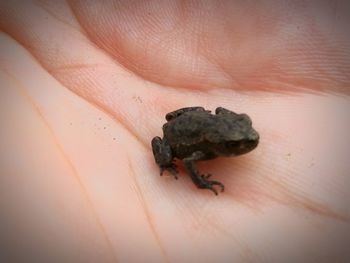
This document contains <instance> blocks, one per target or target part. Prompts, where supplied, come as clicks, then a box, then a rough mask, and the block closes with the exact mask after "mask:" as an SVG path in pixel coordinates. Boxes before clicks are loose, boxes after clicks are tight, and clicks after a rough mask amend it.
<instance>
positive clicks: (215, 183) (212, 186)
mask: <svg viewBox="0 0 350 263" xmlns="http://www.w3.org/2000/svg"><path fill="white" fill-rule="evenodd" d="M214 185H215V186H216V185H217V186H219V187H220V191H221V192H223V191H224V190H225V186H224V185H223V184H222V183H220V182H218V181H208V185H207V189H209V190H211V191H212V192H214V194H215V195H218V191H217V190H216V189H215V187H214Z"/></svg>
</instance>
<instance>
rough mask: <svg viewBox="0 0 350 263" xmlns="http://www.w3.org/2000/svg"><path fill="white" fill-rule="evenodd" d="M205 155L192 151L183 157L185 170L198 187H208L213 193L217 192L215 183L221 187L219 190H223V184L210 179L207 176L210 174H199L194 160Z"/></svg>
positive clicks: (200, 158)
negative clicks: (188, 155) (189, 154)
mask: <svg viewBox="0 0 350 263" xmlns="http://www.w3.org/2000/svg"><path fill="white" fill-rule="evenodd" d="M204 157H205V155H204V154H203V153H202V152H199V151H197V152H194V153H193V154H192V155H191V156H190V157H187V158H185V159H183V161H184V164H185V167H186V169H187V172H188V173H189V175H190V176H191V179H192V181H193V183H194V184H195V185H196V186H197V187H198V188H200V189H208V190H210V191H212V192H213V193H214V194H215V195H217V194H218V191H217V190H216V189H215V188H214V185H217V186H219V187H220V188H221V192H223V191H224V185H223V184H222V183H220V182H218V181H211V180H208V178H209V177H210V176H211V174H207V175H200V174H199V172H198V170H197V168H196V165H195V161H198V160H202V159H203V158H204Z"/></svg>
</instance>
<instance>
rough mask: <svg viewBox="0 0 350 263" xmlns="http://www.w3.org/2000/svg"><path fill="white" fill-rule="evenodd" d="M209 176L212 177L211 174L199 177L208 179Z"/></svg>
mask: <svg viewBox="0 0 350 263" xmlns="http://www.w3.org/2000/svg"><path fill="white" fill-rule="evenodd" d="M210 176H212V174H202V175H201V177H202V178H203V179H208V178H209V177H210Z"/></svg>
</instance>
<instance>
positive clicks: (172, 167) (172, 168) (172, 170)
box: [160, 163, 178, 180]
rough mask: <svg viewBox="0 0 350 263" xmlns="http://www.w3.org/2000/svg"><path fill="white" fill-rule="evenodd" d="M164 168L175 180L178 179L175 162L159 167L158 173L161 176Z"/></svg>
mask: <svg viewBox="0 0 350 263" xmlns="http://www.w3.org/2000/svg"><path fill="white" fill-rule="evenodd" d="M165 170H166V171H168V172H169V173H171V174H172V175H173V176H174V177H175V179H176V180H177V179H178V177H177V174H178V171H177V165H176V164H174V163H172V164H171V165H169V166H162V167H161V168H160V175H161V176H162V175H163V172H164V171H165Z"/></svg>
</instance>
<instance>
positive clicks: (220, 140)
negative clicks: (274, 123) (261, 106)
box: [152, 107, 259, 195]
mask: <svg viewBox="0 0 350 263" xmlns="http://www.w3.org/2000/svg"><path fill="white" fill-rule="evenodd" d="M165 118H166V120H167V122H166V123H165V124H164V125H163V139H161V138H160V137H154V138H153V140H152V150H153V155H154V158H155V161H156V163H157V164H158V166H159V167H160V175H162V174H163V172H164V171H165V170H167V171H169V172H170V173H171V174H173V175H174V177H175V179H177V173H178V172H177V170H176V165H175V164H174V159H175V158H177V159H180V160H182V161H183V163H184V166H185V168H186V170H187V173H188V174H189V175H190V177H191V179H192V181H193V183H194V184H195V185H196V186H197V187H198V188H201V189H209V190H211V191H213V192H214V194H216V195H217V194H218V192H217V190H216V189H215V187H214V186H217V187H219V188H220V189H221V192H223V191H224V185H223V184H222V183H220V182H218V181H212V180H209V177H210V176H211V174H200V173H199V172H198V170H197V169H196V164H195V162H196V161H202V160H210V159H214V158H216V157H218V156H236V155H241V154H244V153H247V152H250V151H251V150H253V149H254V148H255V147H256V146H257V145H258V142H259V134H258V133H257V132H256V131H255V130H254V129H253V127H252V121H251V120H250V118H249V116H248V115H247V114H237V113H235V112H233V111H230V110H227V109H225V108H222V107H218V108H216V110H215V115H214V114H211V113H210V111H208V110H205V109H204V108H202V107H188V108H182V109H179V110H176V111H173V112H170V113H168V114H167V115H166V116H165Z"/></svg>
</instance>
